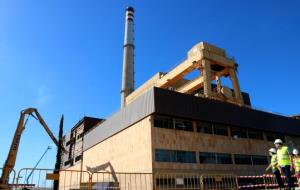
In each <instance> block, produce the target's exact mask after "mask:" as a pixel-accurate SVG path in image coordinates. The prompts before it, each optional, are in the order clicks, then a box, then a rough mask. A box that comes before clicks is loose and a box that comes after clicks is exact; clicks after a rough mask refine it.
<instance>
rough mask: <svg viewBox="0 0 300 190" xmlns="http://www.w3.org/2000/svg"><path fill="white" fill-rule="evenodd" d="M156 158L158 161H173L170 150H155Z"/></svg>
mask: <svg viewBox="0 0 300 190" xmlns="http://www.w3.org/2000/svg"><path fill="white" fill-rule="evenodd" d="M155 160H156V161H158V162H172V161H171V154H170V151H168V150H155Z"/></svg>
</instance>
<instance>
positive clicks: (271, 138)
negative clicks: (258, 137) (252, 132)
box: [266, 133, 285, 142]
mask: <svg viewBox="0 0 300 190" xmlns="http://www.w3.org/2000/svg"><path fill="white" fill-rule="evenodd" d="M266 138H267V140H268V141H272V142H273V141H275V139H281V140H282V141H283V142H284V141H285V138H284V135H283V134H280V133H266Z"/></svg>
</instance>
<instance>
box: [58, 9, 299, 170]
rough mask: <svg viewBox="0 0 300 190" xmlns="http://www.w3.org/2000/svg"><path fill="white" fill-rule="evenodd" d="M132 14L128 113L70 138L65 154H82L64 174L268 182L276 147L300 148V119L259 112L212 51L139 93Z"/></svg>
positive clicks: (201, 50) (232, 67) (199, 50)
mask: <svg viewBox="0 0 300 190" xmlns="http://www.w3.org/2000/svg"><path fill="white" fill-rule="evenodd" d="M133 14H134V10H133V8H131V7H130V8H127V10H126V32H125V42H124V63H123V81H122V91H121V109H120V110H119V111H118V112H116V113H114V114H113V115H112V116H111V117H109V118H107V119H106V120H105V121H104V120H101V119H99V120H98V119H92V120H93V122H92V124H91V125H90V126H91V127H88V128H89V129H88V130H86V132H85V133H82V132H80V133H79V132H77V134H79V136H80V138H77V137H76V135H75V136H74V135H72V134H73V133H74V131H76V130H75V128H76V129H77V127H78V126H80V125H81V123H82V122H79V124H77V125H76V126H75V128H73V129H72V131H71V132H70V133H68V134H67V135H66V136H65V139H64V142H65V144H64V145H65V147H66V149H67V150H73V149H74V150H77V151H76V154H71V153H70V152H71V151H69V155H68V156H66V155H64V157H63V158H64V159H63V160H64V162H63V168H64V169H68V170H87V169H88V168H97V167H98V168H102V169H103V167H99V166H103V165H107V163H109V166H110V170H113V171H116V172H141V173H145V172H148V173H234V174H237V175H250V174H261V173H263V172H264V170H265V168H266V165H267V164H268V157H267V155H268V152H267V151H268V149H269V148H270V147H273V141H274V139H276V138H280V139H282V140H284V141H285V142H286V143H287V144H288V145H289V146H291V147H298V148H299V147H300V120H299V117H298V116H297V117H296V116H295V117H292V116H291V117H288V116H283V115H278V114H274V113H270V112H266V111H261V110H257V109H254V108H253V107H252V106H251V101H250V96H249V94H247V93H246V92H242V91H241V88H240V84H239V80H238V76H237V70H238V65H237V64H236V62H235V60H234V59H232V58H231V57H229V56H227V54H226V51H225V50H224V49H222V48H219V47H216V46H214V45H211V44H209V43H206V42H200V43H198V44H196V45H195V46H194V47H192V48H191V49H190V51H188V52H187V57H186V59H185V60H184V61H183V62H182V63H180V64H179V65H177V66H176V67H175V68H174V69H172V70H171V71H169V72H158V73H157V74H155V75H154V76H153V77H152V78H151V79H149V80H148V81H146V82H145V83H144V84H142V85H141V86H140V87H139V88H137V89H134V41H133V39H134V37H133V21H134V20H133V18H134V15H133ZM194 71H197V72H198V75H197V76H196V77H194V78H193V79H187V78H186V76H187V75H188V74H189V73H191V72H194ZM241 74H242V73H241ZM223 79H229V80H230V81H231V85H230V86H225V85H223V83H222V80H223ZM86 119H87V118H86ZM86 119H84V120H86ZM87 120H89V119H87ZM94 121H95V122H94ZM80 130H82V129H80ZM74 139H75V140H74ZM79 141H80V143H79ZM71 147H72V148H71ZM79 158H80V159H79Z"/></svg>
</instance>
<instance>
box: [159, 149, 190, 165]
mask: <svg viewBox="0 0 300 190" xmlns="http://www.w3.org/2000/svg"><path fill="white" fill-rule="evenodd" d="M155 160H156V161H157V162H179V163H196V153H195V152H192V151H177V150H162V149H156V150H155Z"/></svg>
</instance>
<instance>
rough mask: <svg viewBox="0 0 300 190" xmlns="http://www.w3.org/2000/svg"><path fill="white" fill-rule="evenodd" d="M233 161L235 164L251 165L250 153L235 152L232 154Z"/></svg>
mask: <svg viewBox="0 0 300 190" xmlns="http://www.w3.org/2000/svg"><path fill="white" fill-rule="evenodd" d="M234 162H235V164H241V165H252V161H251V156H250V155H241V154H235V155H234Z"/></svg>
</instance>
